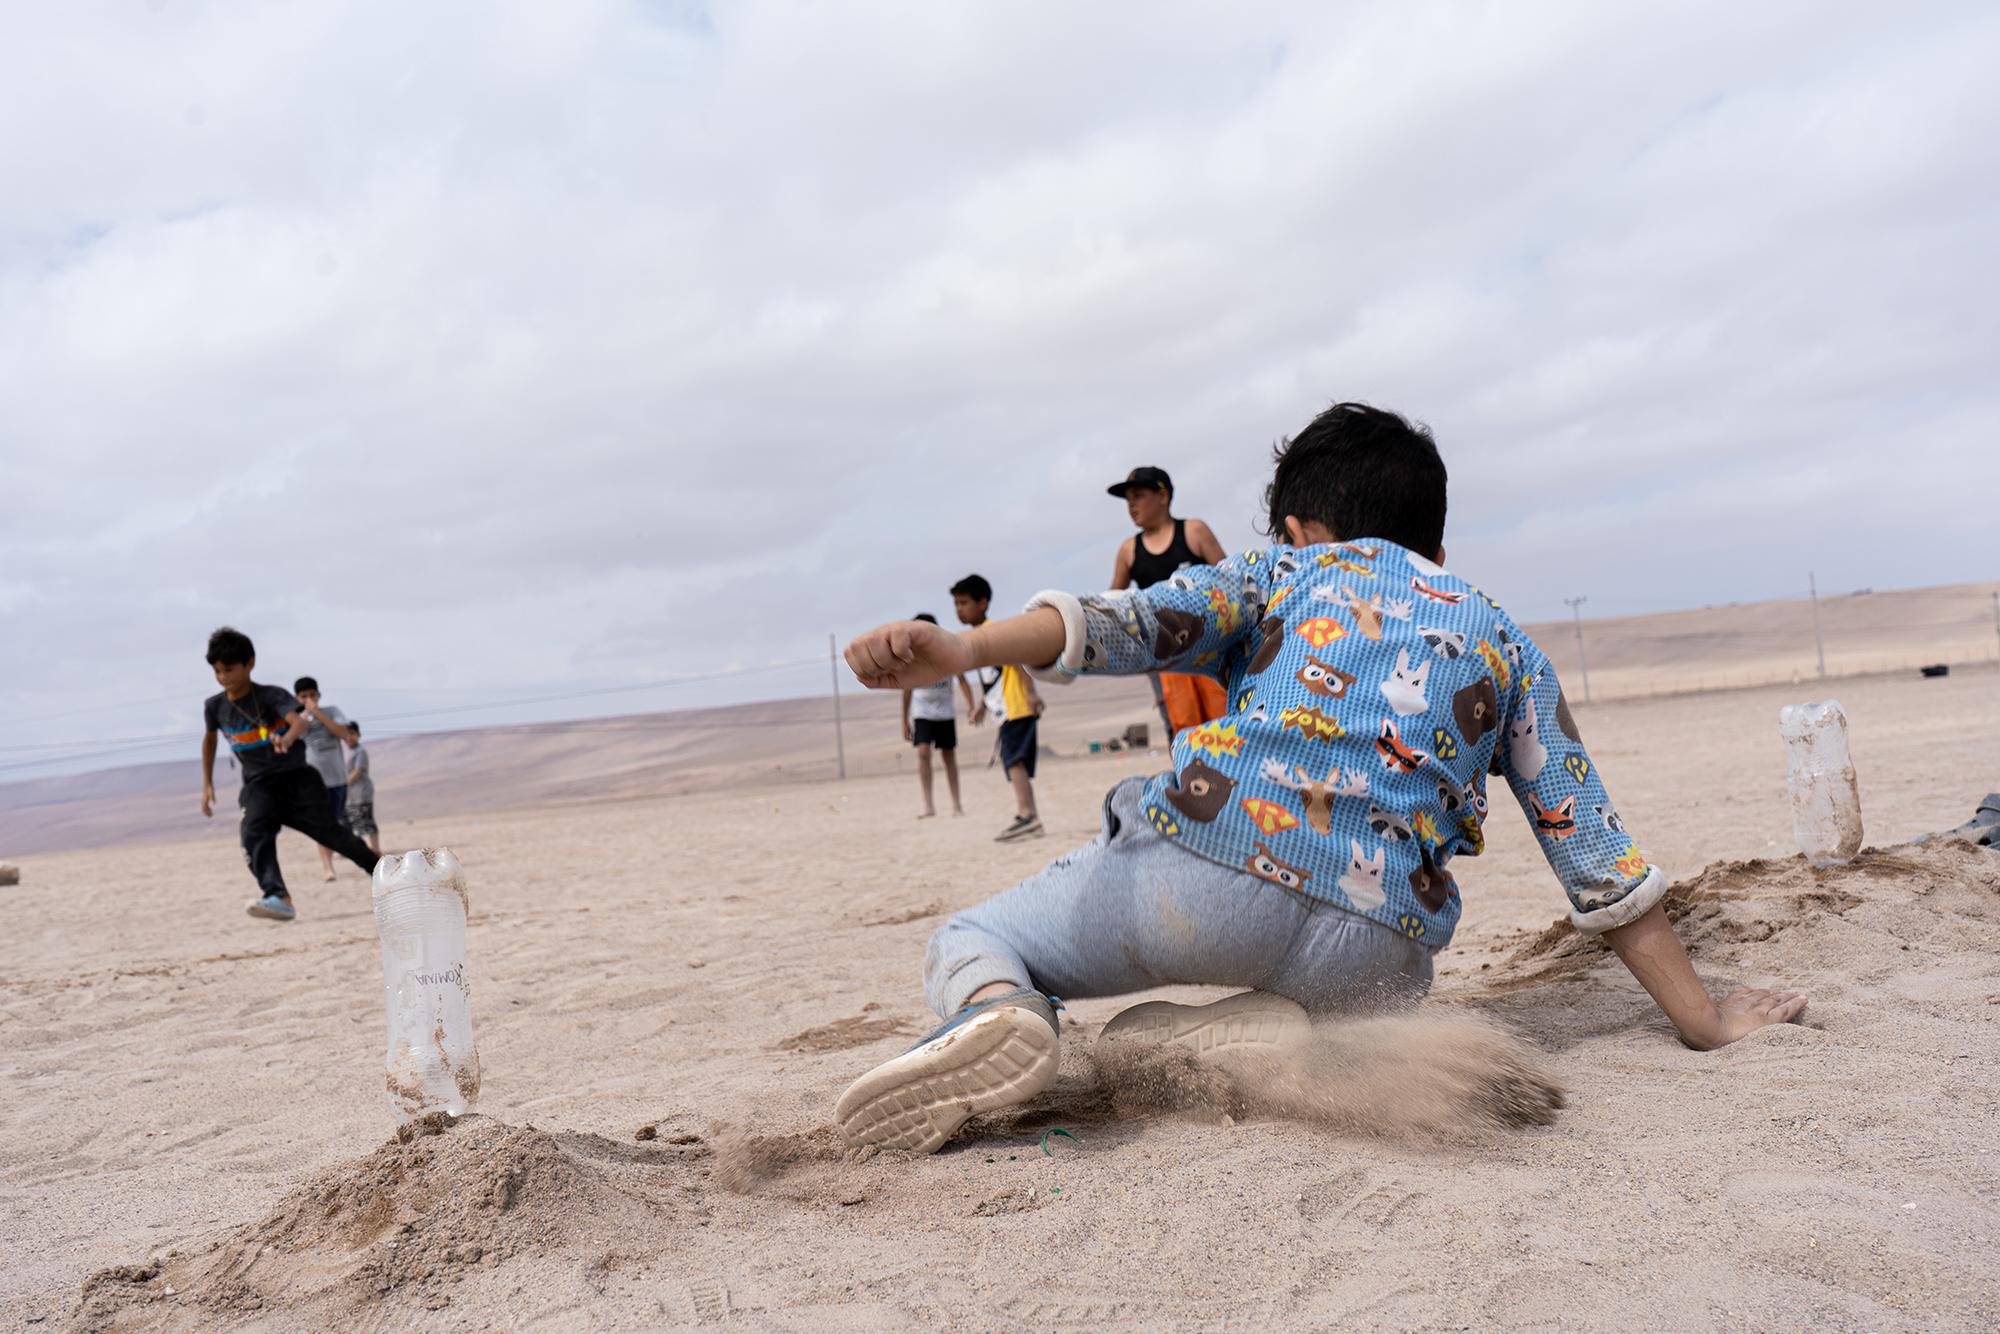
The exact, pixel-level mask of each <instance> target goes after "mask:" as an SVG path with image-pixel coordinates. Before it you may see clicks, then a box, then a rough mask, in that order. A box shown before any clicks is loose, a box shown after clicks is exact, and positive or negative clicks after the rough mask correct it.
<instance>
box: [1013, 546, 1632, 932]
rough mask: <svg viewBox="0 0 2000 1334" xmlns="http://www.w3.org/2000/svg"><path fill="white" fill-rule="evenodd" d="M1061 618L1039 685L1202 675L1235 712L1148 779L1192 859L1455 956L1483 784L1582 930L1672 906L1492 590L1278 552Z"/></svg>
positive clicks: (1055, 596)
mask: <svg viewBox="0 0 2000 1334" xmlns="http://www.w3.org/2000/svg"><path fill="white" fill-rule="evenodd" d="M1028 605H1029V606H1030V607H1031V608H1033V607H1038V606H1047V607H1053V608H1055V609H1056V610H1057V611H1058V612H1060V613H1061V615H1062V618H1063V624H1064V630H1065V641H1064V647H1063V653H1062V656H1061V657H1060V658H1059V659H1057V661H1056V662H1055V663H1054V664H1053V665H1052V666H1050V667H1047V668H1042V669H1039V670H1037V671H1036V673H1035V674H1036V675H1037V676H1039V677H1041V678H1042V679H1044V680H1049V681H1054V682H1064V681H1068V680H1070V679H1073V678H1074V677H1075V676H1077V675H1078V674H1080V673H1084V672H1102V673H1110V674H1130V673H1137V672H1147V671H1155V670H1162V671H1175V672H1197V673H1201V674H1204V675H1207V676H1211V677H1214V678H1215V679H1216V680H1218V681H1220V682H1221V683H1222V685H1223V687H1224V688H1225V689H1226V690H1227V691H1228V692H1229V700H1230V706H1231V707H1230V712H1229V714H1228V715H1227V716H1226V717H1223V718H1221V719H1218V720H1216V721H1214V722H1210V723H1205V724H1203V725H1202V726H1200V727H1194V728H1188V729H1186V730H1184V731H1182V732H1181V733H1180V735H1179V736H1177V737H1175V738H1174V745H1173V760H1174V768H1173V771H1172V772H1170V773H1164V774H1160V775H1158V776H1157V777H1155V778H1153V779H1152V780H1151V781H1149V782H1148V783H1147V785H1146V789H1145V794H1144V796H1143V798H1142V799H1141V806H1142V807H1143V809H1144V810H1145V812H1146V818H1147V819H1148V820H1150V821H1151V822H1152V824H1153V827H1154V828H1155V829H1157V830H1158V831H1159V832H1160V833H1161V834H1163V835H1165V836H1166V837H1168V838H1171V839H1174V840H1176V841H1177V842H1178V843H1180V844H1181V846H1183V847H1184V848H1186V849H1187V850H1188V851H1190V852H1193V853H1196V854H1198V855H1200V856H1203V857H1206V858H1208V859H1209V860H1211V861H1215V862H1220V863H1222V864H1223V865H1225V866H1232V867H1237V868H1240V869H1243V870H1246V871H1248V872H1249V873H1250V874H1252V875H1255V876H1259V877H1261V878H1263V879H1265V880H1269V881H1272V882H1274V883H1276V884H1279V885H1282V886H1284V887H1285V888H1286V889H1289V890H1292V891H1294V892H1296V893H1299V894H1303V895H1305V896H1306V897H1308V898H1313V899H1319V900H1324V901H1325V902H1328V903H1332V904H1335V905H1338V906H1339V907H1342V908H1345V909H1349V910H1351V911H1353V912H1357V913H1361V914H1363V915H1364V916H1367V917H1369V918H1372V919H1374V920H1375V921H1378V922H1381V923H1382V924H1383V925H1385V926H1388V927H1389V928H1391V929H1392V930H1395V931H1399V932H1401V933H1403V934H1404V935H1406V936H1409V937H1411V938H1412V939H1416V940H1421V941H1423V942H1424V943H1425V944H1426V945H1431V946H1441V945H1443V944H1444V943H1445V942H1446V941H1448V940H1450V939H1451V933H1452V931H1453V930H1454V929H1455V928H1456V927H1457V925H1458V918H1459V913H1460V910H1461V906H1462V905H1461V904H1460V901H1459V892H1458V884H1457V881H1456V879H1455V878H1454V877H1453V875H1452V873H1451V863H1452V861H1453V860H1454V859H1455V858H1457V857H1460V856H1467V857H1471V856H1477V855H1478V854H1479V852H1480V851H1481V850H1482V849H1483V848H1484V846H1485V841H1484V838H1483V836H1482V834H1481V825H1482V822H1483V821H1484V820H1485V818H1486V778H1487V775H1488V774H1497V775H1499V776H1501V777H1503V778H1505V779H1506V781H1507V785H1508V786H1509V787H1510V788H1512V789H1513V792H1514V795H1515V797H1516V798H1517V799H1518V800H1519V801H1520V804H1521V809H1522V812H1523V813H1524V814H1525V815H1526V816H1527V817H1528V821H1529V823H1530V825H1532V826H1533V828H1534V830H1535V834H1536V837H1537V839H1538V840H1539V842H1540V844H1541V847H1542V852H1543V854H1544V855H1545V856H1546V857H1547V858H1548V861H1549V865H1550V866H1551V867H1552V868H1553V869H1554V871H1555V873H1556V878H1557V879H1558V880H1560V881H1561V882H1562V885H1563V889H1564V890H1565V891H1566V892H1567V893H1568V895H1569V901H1570V907H1571V912H1570V920H1571V921H1572V922H1574V923H1575V924H1576V926H1577V927H1578V928H1579V929H1580V930H1583V931H1590V932H1595V931H1604V930H1608V929H1610V928H1611V927H1615V926H1622V925H1624V924H1625V923H1627V922H1630V921H1633V920H1635V919H1636V918H1638V917H1639V916H1640V915H1641V914H1643V913H1644V912H1645V911H1646V910H1647V909H1648V908H1650V907H1651V906H1652V905H1653V904H1654V903H1655V902H1657V901H1658V900H1659V898H1660V896H1661V895H1662V894H1664V893H1665V892H1666V888H1667V884H1666V878H1665V877H1664V876H1663V875H1661V874H1660V873H1659V872H1658V871H1657V870H1655V869H1652V868H1650V867H1649V866H1648V865H1647V864H1646V859H1645V858H1644V857H1643V856H1641V855H1640V852H1639V849H1638V848H1637V847H1636V846H1635V845H1634V844H1633V842H1632V840H1631V838H1630V837H1628V836H1627V834H1626V832H1625V826H1624V823H1623V822H1622V821H1621V820H1620V819H1619V817H1618V812H1617V810H1616V809H1615V808H1614V807H1613V806H1612V804H1611V799H1610V798H1609V797H1608V796H1607V795H1606V794H1605V790H1604V784H1603V783H1602V781H1601V780H1600V779H1599V777H1598V774H1597V769H1596V766H1595V765H1593V764H1592V763H1591V761H1590V757H1589V755H1587V754H1586V753H1585V751H1584V748H1583V742H1582V740H1581V739H1580V738H1579V736H1578V735H1577V729H1576V722H1575V720H1574V719H1573V718H1572V717H1571V716H1570V711H1569V705H1568V703H1567V701H1565V700H1564V698H1563V693H1562V686H1561V684H1560V683H1559V682H1558V681H1557V680H1556V674H1555V671H1554V670H1553V669H1552V668H1551V667H1550V665H1549V660H1548V658H1547V656H1546V655H1544V654H1543V652H1542V651H1541V649H1539V648H1537V647H1536V646H1535V643H1534V641H1532V640H1530V639H1529V638H1528V636H1527V635H1525V634H1523V633H1522V631H1521V629H1520V627H1519V626H1517V625H1515V624H1514V622H1513V620H1512V619H1511V618H1510V617H1509V616H1508V615H1507V614H1506V613H1505V612H1504V611H1502V610H1501V609H1500V605H1499V604H1498V603H1497V602H1495V601H1493V600H1492V599H1491V598H1489V597H1487V596H1486V595H1485V594H1484V593H1482V592H1480V591H1479V589H1477V588H1475V587H1474V586H1473V585H1471V584H1469V583H1467V582H1466V581H1465V580H1463V579H1461V578H1459V577H1458V576H1456V575H1453V574H1450V573H1448V572H1447V571H1445V570H1444V569H1443V568H1441V567H1440V566H1438V565H1436V564H1434V563H1432V562H1431V561H1429V560H1426V559H1424V558H1423V557H1422V556H1419V555H1417V554H1415V553H1414V552H1410V551H1407V550H1405V549H1404V548H1402V547H1399V546H1397V545H1395V544H1394V543H1391V542H1385V541H1382V540H1381V539H1379V538H1362V539H1359V540H1356V541H1352V542H1342V543H1338V544H1335V545H1327V546H1314V547H1304V548H1293V547H1289V546H1274V547H1266V548H1260V549H1256V550H1251V551H1245V552H1241V553H1239V554H1237V555H1234V556H1231V557H1230V558H1229V559H1227V560H1225V561H1223V562H1222V563H1221V564H1220V565H1209V566H1194V567H1190V568H1188V569H1184V570H1182V571H1180V572H1179V573H1178V574H1176V575H1174V576H1173V577H1172V578H1171V579H1169V580H1167V581H1166V582H1164V583H1159V584H1155V585H1153V586H1152V587H1151V588H1148V589H1144V590H1125V591H1121V592H1116V593H1103V594H1095V595H1092V596H1089V597H1083V598H1079V597H1076V596H1075V595H1073V594H1069V593H1055V592H1049V593H1041V594H1037V595H1036V596H1035V598H1033V599H1032V600H1031V601H1030V602H1029V604H1028Z"/></svg>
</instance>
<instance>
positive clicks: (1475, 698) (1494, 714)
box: [1451, 673, 1500, 746]
mask: <svg viewBox="0 0 2000 1334" xmlns="http://www.w3.org/2000/svg"><path fill="white" fill-rule="evenodd" d="M1451 718H1452V721H1453V722H1455V723H1457V724H1458V734H1459V735H1460V736H1461V737H1464V738H1465V744H1466V745H1468V746H1476V745H1478V744H1479V743H1480V741H1481V739H1482V738H1484V737H1485V735H1486V734H1487V733H1488V732H1490V731H1492V730H1493V729H1494V728H1495V727H1497V726H1499V721H1500V697H1499V695H1497V694H1496V693H1494V690H1493V678H1492V677H1490V676H1487V675H1485V674H1483V673H1482V674H1481V675H1480V677H1479V679H1478V680H1476V681H1473V682H1471V683H1470V684H1469V685H1465V686H1461V687H1460V688H1459V691H1458V693H1457V694H1455V695H1453V696H1452V697H1451Z"/></svg>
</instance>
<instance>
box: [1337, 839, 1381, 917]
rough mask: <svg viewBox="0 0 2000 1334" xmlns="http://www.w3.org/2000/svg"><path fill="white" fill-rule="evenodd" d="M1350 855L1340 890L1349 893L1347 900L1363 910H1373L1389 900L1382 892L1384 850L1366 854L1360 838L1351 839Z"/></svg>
mask: <svg viewBox="0 0 2000 1334" xmlns="http://www.w3.org/2000/svg"><path fill="white" fill-rule="evenodd" d="M1348 847H1349V849H1350V855H1349V857H1348V859H1347V870H1346V871H1345V872H1344V873H1343V874H1342V875H1341V877H1340V892H1341V893H1343V894H1345V895H1347V901H1348V902H1349V903H1352V904H1353V905H1354V906H1355V908H1356V909H1358V910H1359V911H1361V912H1373V911H1374V910H1375V909H1377V908H1379V907H1381V906H1382V904H1383V903H1384V902H1385V901H1386V900H1387V895H1385V894H1383V892H1382V863H1383V851H1382V849H1381V848H1377V849H1375V852H1374V855H1373V856H1364V855H1363V853H1362V851H1361V844H1360V842H1359V841H1358V840H1355V839H1349V840H1348Z"/></svg>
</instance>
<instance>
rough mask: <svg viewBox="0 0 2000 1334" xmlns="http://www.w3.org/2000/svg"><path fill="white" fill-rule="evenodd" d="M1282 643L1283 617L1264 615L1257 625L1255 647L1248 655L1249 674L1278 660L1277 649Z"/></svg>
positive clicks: (1283, 631)
mask: <svg viewBox="0 0 2000 1334" xmlns="http://www.w3.org/2000/svg"><path fill="white" fill-rule="evenodd" d="M1284 643H1285V618H1284V617H1282V616H1267V617H1265V618H1264V620H1263V622H1262V623H1261V624H1259V625H1258V627H1257V648H1256V651H1255V652H1253V653H1252V654H1251V655H1250V667H1249V672H1250V675H1252V676H1255V675H1256V674H1257V673H1259V672H1261V671H1263V670H1264V669H1265V668H1266V667H1269V666H1270V665H1271V664H1272V663H1274V662H1276V661H1277V660H1278V650H1279V649H1280V648H1282V647H1284Z"/></svg>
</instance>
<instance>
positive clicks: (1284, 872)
mask: <svg viewBox="0 0 2000 1334" xmlns="http://www.w3.org/2000/svg"><path fill="white" fill-rule="evenodd" d="M1243 869H1245V870H1246V871H1248V872H1250V874H1251V875H1254V876H1256V877H1257V878H1258V879H1259V880H1268V881H1270V882H1271V883H1272V884H1274V885H1283V886H1284V887H1285V888H1286V889H1289V890H1294V891H1298V890H1303V889H1304V888H1305V882H1306V881H1308V880H1310V879H1312V872H1311V871H1308V870H1305V869H1303V868H1302V867H1297V866H1288V865H1286V864H1285V863H1284V862H1281V861H1279V860H1278V859H1277V858H1276V857H1274V856H1272V855H1271V850H1270V849H1269V848H1267V847H1265V846H1264V845H1263V844H1262V843H1259V844H1258V845H1257V850H1256V851H1255V852H1253V853H1251V854H1250V856H1249V857H1248V858H1247V859H1245V861H1244V863H1243Z"/></svg>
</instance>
